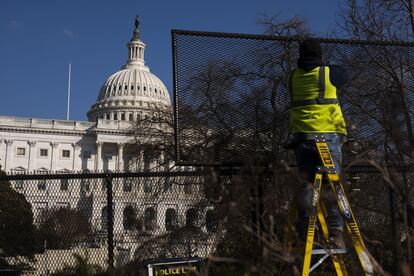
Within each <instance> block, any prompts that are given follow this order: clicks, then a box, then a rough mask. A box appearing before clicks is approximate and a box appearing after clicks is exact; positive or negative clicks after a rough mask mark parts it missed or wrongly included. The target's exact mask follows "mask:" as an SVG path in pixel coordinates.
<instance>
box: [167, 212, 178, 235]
mask: <svg viewBox="0 0 414 276" xmlns="http://www.w3.org/2000/svg"><path fill="white" fill-rule="evenodd" d="M176 226H177V211H175V209H173V208H168V209H167V211H166V212H165V229H166V230H167V231H173V230H174V229H175V227H176Z"/></svg>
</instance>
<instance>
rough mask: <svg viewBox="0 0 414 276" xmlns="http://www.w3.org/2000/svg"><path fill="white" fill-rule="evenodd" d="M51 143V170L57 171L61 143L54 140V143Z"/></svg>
mask: <svg viewBox="0 0 414 276" xmlns="http://www.w3.org/2000/svg"><path fill="white" fill-rule="evenodd" d="M50 145H51V146H52V154H51V162H50V170H51V171H55V170H56V165H57V161H58V158H59V151H58V145H59V143H57V142H52V143H50Z"/></svg>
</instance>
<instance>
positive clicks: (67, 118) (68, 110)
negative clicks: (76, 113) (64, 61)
mask: <svg viewBox="0 0 414 276" xmlns="http://www.w3.org/2000/svg"><path fill="white" fill-rule="evenodd" d="M71 73H72V64H70V63H69V77H68V106H67V110H66V120H69V112H70V77H71V76H70V75H71Z"/></svg>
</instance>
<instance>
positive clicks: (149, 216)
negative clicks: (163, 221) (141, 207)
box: [144, 207, 156, 231]
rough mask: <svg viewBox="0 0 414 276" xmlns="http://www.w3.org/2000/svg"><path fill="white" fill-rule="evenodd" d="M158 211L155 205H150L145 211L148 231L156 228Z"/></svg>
mask: <svg viewBox="0 0 414 276" xmlns="http://www.w3.org/2000/svg"><path fill="white" fill-rule="evenodd" d="M155 219H156V212H155V209H154V208H153V207H149V208H147V209H145V211H144V228H145V230H146V231H153V230H154V229H155Z"/></svg>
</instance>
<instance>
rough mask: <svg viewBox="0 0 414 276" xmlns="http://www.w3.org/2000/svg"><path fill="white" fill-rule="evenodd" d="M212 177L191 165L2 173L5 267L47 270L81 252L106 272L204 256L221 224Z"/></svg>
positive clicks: (0, 240) (72, 263) (0, 194)
mask: <svg viewBox="0 0 414 276" xmlns="http://www.w3.org/2000/svg"><path fill="white" fill-rule="evenodd" d="M205 178H206V173H205V172H202V171H195V170H191V169H189V168H187V169H183V170H180V169H178V170H176V171H174V172H171V171H169V172H146V173H78V174H74V173H71V174H41V175H29V174H19V175H1V176H0V182H1V192H0V197H1V199H2V201H4V204H5V205H4V206H0V209H1V210H0V220H1V221H2V224H3V226H4V227H3V228H2V229H1V238H0V244H1V245H0V248H1V249H2V252H1V253H0V260H2V261H3V262H1V261H0V267H1V266H3V267H2V268H8V267H10V266H13V267H17V268H18V269H21V270H23V271H35V272H36V273H38V274H45V275H46V274H47V273H55V272H57V271H59V270H62V269H64V267H65V265H67V266H68V267H70V266H75V265H76V258H77V257H75V256H76V255H79V256H80V257H81V258H83V259H84V260H85V261H86V262H87V263H89V264H91V265H96V266H98V267H100V268H102V270H107V269H114V268H115V267H122V266H124V265H125V264H127V263H130V262H132V261H135V262H138V263H139V262H141V261H146V260H156V259H160V258H180V257H181V258H182V257H192V256H199V257H202V256H204V257H205V256H207V255H208V253H209V252H210V251H211V246H212V244H213V242H214V239H213V237H214V235H212V233H213V232H214V231H215V230H214V229H216V226H215V223H216V221H215V220H213V217H214V214H213V211H214V210H213V208H212V205H211V204H209V203H208V201H207V199H206V198H205V196H204V190H203V188H204V186H203V185H202V184H203V183H204V179H205ZM0 205H1V204H0ZM2 213H3V214H4V213H9V214H10V216H13V218H11V217H10V216H2V215H3V214H2ZM17 217H19V218H17ZM8 219H10V220H8ZM138 268H139V266H137V267H135V269H136V270H137V269H138Z"/></svg>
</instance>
